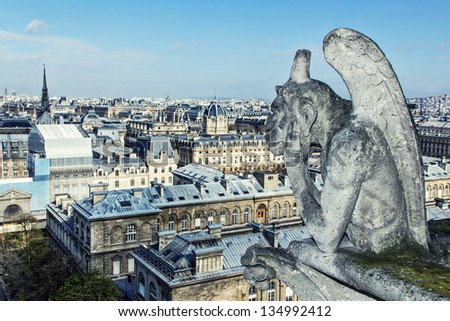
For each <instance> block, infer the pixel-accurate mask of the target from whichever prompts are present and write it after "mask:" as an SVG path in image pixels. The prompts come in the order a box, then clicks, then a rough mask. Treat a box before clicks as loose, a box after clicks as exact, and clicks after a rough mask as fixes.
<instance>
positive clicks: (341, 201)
mask: <svg viewBox="0 0 450 321" xmlns="http://www.w3.org/2000/svg"><path fill="white" fill-rule="evenodd" d="M323 50H324V54H325V58H326V61H327V62H328V63H329V64H330V65H331V66H332V67H333V68H334V69H335V70H336V71H337V72H338V73H339V75H340V76H341V77H342V78H343V80H344V82H345V84H346V86H347V88H348V90H349V92H350V97H351V101H348V100H345V99H342V98H341V97H339V96H338V95H337V94H336V93H335V92H334V91H333V90H332V89H331V88H330V87H329V86H328V85H327V84H325V83H323V82H320V81H318V80H314V79H311V78H310V72H309V65H310V56H311V53H310V52H309V51H307V50H299V51H298V52H297V53H296V56H295V59H294V63H293V66H292V70H291V74H290V78H289V80H288V81H287V82H286V83H285V84H284V85H283V86H277V87H276V92H277V97H276V98H275V100H274V101H273V103H272V111H273V116H272V117H271V118H270V120H269V124H268V133H267V137H266V138H267V140H268V142H269V144H270V145H271V146H273V147H274V148H272V151H273V152H275V153H276V154H280V153H284V156H285V162H286V169H287V174H288V177H289V179H290V182H291V186H292V190H293V192H294V194H295V198H296V200H297V202H298V204H299V206H300V210H301V215H302V218H303V221H304V224H305V225H306V227H307V229H308V230H309V232H310V233H311V235H312V240H313V242H311V241H309V242H308V241H307V242H292V243H291V244H290V246H289V248H288V249H287V250H284V249H277V248H262V247H252V248H250V249H249V250H248V251H247V253H246V254H245V255H244V257H243V258H242V260H241V261H242V263H243V265H244V266H246V270H245V272H244V276H245V278H246V279H247V280H248V281H249V282H250V283H256V284H257V285H258V286H259V287H260V288H262V289H264V288H265V286H266V285H267V282H268V280H269V279H270V278H272V277H277V278H278V279H280V280H282V281H284V282H286V283H287V284H288V285H290V286H291V287H292V288H293V289H294V291H296V292H297V294H299V295H301V298H302V299H304V300H319V299H320V300H321V299H333V298H335V297H334V296H333V295H332V294H330V293H331V292H332V291H331V292H330V291H329V290H326V289H325V288H327V287H329V284H328V285H327V284H323V282H322V281H321V280H320V278H317V277H315V276H314V275H313V274H314V273H313V272H312V270H311V269H310V267H311V266H312V265H314V270H318V271H321V270H322V268H321V266H320V264H321V263H318V262H319V261H321V260H322V261H323V262H325V261H326V260H327V259H328V260H331V258H335V256H333V254H335V253H337V252H339V251H340V248H342V247H343V246H344V244H345V247H346V248H350V249H351V250H353V251H354V252H356V253H367V252H371V253H376V254H378V253H382V252H384V251H388V250H393V249H394V250H395V249H396V248H398V249H400V248H404V247H405V246H407V247H409V246H410V247H413V248H415V249H417V248H419V249H422V250H424V251H427V250H428V232H427V226H426V211H425V201H424V182H423V176H422V169H421V164H422V161H421V157H420V152H419V148H418V143H417V136H416V131H415V127H414V122H413V121H412V118H411V115H410V112H409V110H408V107H407V104H406V101H405V98H404V95H403V91H402V89H401V87H400V84H399V81H398V79H397V76H396V75H395V73H394V71H393V69H392V67H391V65H390V63H389V61H388V60H387V59H386V57H385V55H384V54H383V52H382V51H381V50H380V48H379V47H378V46H377V45H376V44H375V43H374V42H373V41H372V40H371V39H369V38H368V37H366V36H365V35H363V34H361V33H359V32H357V31H354V30H351V29H345V28H340V29H336V30H333V31H331V32H330V33H329V34H328V35H327V36H326V37H325V39H324V41H323ZM318 149H320V164H321V175H322V181H323V185H322V186H318V185H317V184H316V183H315V182H314V181H313V180H312V179H311V175H310V173H309V170H308V159H309V158H310V156H311V153H312V151H317V150H318ZM319 256H321V259H319V258H318V257H319ZM323 262H322V263H323ZM328 263H330V264H328ZM328 263H323V264H324V265H328V266H327V267H324V269H325V270H326V269H328V270H330V269H331V270H333V271H328V273H327V274H328V275H331V277H333V278H336V279H341V280H340V281H342V279H344V280H343V281H344V282H347V283H348V284H350V285H351V286H358V285H357V283H358V281H355V280H353V281H352V280H351V277H350V278H347V277H346V276H344V277H342V276H341V275H339V274H340V273H341V272H342V271H338V270H342V269H343V268H342V267H337V268H333V267H330V266H333V264H334V263H331V262H328ZM321 282H322V283H321ZM324 289H325V290H324ZM337 291H339V290H337Z"/></svg>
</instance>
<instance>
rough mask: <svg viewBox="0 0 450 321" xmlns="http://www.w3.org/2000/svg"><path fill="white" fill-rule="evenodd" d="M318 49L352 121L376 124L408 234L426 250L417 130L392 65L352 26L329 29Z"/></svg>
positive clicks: (372, 43) (420, 160)
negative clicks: (339, 83)
mask: <svg viewBox="0 0 450 321" xmlns="http://www.w3.org/2000/svg"><path fill="white" fill-rule="evenodd" d="M323 50H324V54H325V59H326V60H327V62H328V63H329V64H330V65H331V66H332V67H333V68H334V69H335V70H336V71H337V72H338V73H339V75H340V76H341V77H342V79H343V80H344V82H345V84H346V86H347V88H348V90H349V92H350V96H351V100H352V103H353V114H354V115H355V116H356V118H357V119H361V120H369V121H371V122H373V123H375V124H376V125H377V126H378V127H379V129H380V130H381V132H383V133H384V134H385V138H386V140H387V142H388V145H389V148H390V150H391V153H392V155H393V158H394V160H395V164H396V167H397V170H398V173H399V176H400V181H401V184H402V188H403V191H404V195H405V202H406V207H407V208H406V210H407V217H408V224H409V227H410V231H411V234H412V235H411V236H412V238H413V239H414V240H415V241H416V242H417V243H418V244H420V245H422V246H423V247H424V248H426V249H427V248H428V246H427V238H428V237H427V236H428V234H427V229H426V212H425V201H424V181H423V175H422V166H421V164H422V159H421V156H420V152H419V146H418V143H417V141H418V139H417V133H416V130H415V127H414V122H413V121H412V118H411V115H410V113H409V110H408V108H407V105H406V101H405V97H404V95H403V91H402V88H401V87H400V83H399V81H398V79H397V76H396V74H395V73H394V71H393V69H392V67H391V64H390V63H389V61H388V60H387V59H386V57H385V55H384V53H383V52H382V51H381V49H380V48H379V47H378V46H377V45H376V44H375V43H374V42H373V41H372V40H371V39H369V38H368V37H366V36H365V35H363V34H361V33H359V32H357V31H354V30H351V29H345V28H340V29H335V30H333V31H331V32H330V33H329V34H328V35H327V36H326V37H325V39H324V41H323ZM399 210H401V209H399Z"/></svg>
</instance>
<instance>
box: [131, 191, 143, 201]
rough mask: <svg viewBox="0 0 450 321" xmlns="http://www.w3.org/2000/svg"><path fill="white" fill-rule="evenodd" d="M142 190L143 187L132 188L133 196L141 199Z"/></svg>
mask: <svg viewBox="0 0 450 321" xmlns="http://www.w3.org/2000/svg"><path fill="white" fill-rule="evenodd" d="M142 190H143V188H133V196H134V197H137V198H139V199H140V200H141V199H142Z"/></svg>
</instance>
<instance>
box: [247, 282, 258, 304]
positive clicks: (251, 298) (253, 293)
mask: <svg viewBox="0 0 450 321" xmlns="http://www.w3.org/2000/svg"><path fill="white" fill-rule="evenodd" d="M248 300H249V301H256V287H255V286H254V285H252V286H250V288H249V289H248Z"/></svg>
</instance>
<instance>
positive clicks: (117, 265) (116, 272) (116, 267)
mask: <svg viewBox="0 0 450 321" xmlns="http://www.w3.org/2000/svg"><path fill="white" fill-rule="evenodd" d="M119 274H120V259H117V260H114V261H113V275H119Z"/></svg>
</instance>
